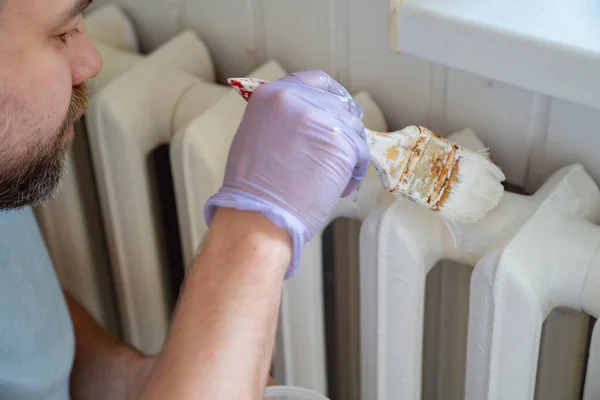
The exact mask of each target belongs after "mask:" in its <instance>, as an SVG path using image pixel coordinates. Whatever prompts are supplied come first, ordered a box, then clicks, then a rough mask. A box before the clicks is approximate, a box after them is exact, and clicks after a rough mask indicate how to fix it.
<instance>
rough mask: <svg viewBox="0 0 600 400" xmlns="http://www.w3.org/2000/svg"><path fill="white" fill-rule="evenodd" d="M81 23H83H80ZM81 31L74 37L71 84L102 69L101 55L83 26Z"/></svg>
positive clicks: (79, 81) (81, 80) (78, 82)
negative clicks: (75, 42) (75, 43)
mask: <svg viewBox="0 0 600 400" xmlns="http://www.w3.org/2000/svg"><path fill="white" fill-rule="evenodd" d="M82 25H83V24H82ZM80 29H81V30H82V32H81V33H80V35H79V36H78V37H77V38H76V39H75V40H76V41H77V45H76V46H74V47H75V49H74V52H73V53H74V54H73V58H72V61H71V77H72V84H73V86H76V85H79V84H80V83H82V82H83V81H85V80H86V79H89V78H93V77H94V76H96V75H98V74H99V73H100V71H101V70H102V57H101V56H100V53H98V50H96V47H95V46H94V44H93V43H92V42H91V41H90V38H89V37H88V35H87V31H85V27H84V26H82V27H81V28H80Z"/></svg>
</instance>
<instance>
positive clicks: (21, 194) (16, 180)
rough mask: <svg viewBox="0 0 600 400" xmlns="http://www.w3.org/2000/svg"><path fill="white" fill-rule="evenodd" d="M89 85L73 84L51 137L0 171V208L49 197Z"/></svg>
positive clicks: (84, 105) (54, 190) (55, 186)
mask: <svg viewBox="0 0 600 400" xmlns="http://www.w3.org/2000/svg"><path fill="white" fill-rule="evenodd" d="M87 104H88V89H87V86H86V85H85V83H82V84H80V85H77V86H74V87H73V91H72V95H71V103H70V105H69V109H68V111H67V115H66V116H65V118H64V120H63V122H62V124H61V126H60V128H59V129H58V132H57V133H56V134H55V135H54V141H53V142H52V143H50V144H45V143H42V144H40V145H39V146H37V147H32V148H31V149H30V150H29V151H28V152H27V154H26V155H25V156H24V157H22V158H21V160H19V162H18V163H17V164H16V165H14V166H13V167H11V168H10V169H9V170H7V171H0V210H2V209H18V208H22V207H26V206H30V205H38V204H41V203H44V202H46V201H49V200H52V199H53V198H54V197H55V196H56V194H57V192H58V188H59V186H60V182H61V180H62V176H63V174H64V170H65V161H66V154H67V152H68V151H69V149H70V148H71V144H72V142H73V137H72V136H71V135H70V134H69V131H70V130H71V129H72V127H73V125H74V123H75V122H77V120H79V118H81V116H82V115H83V114H84V112H85V110H86V109H87Z"/></svg>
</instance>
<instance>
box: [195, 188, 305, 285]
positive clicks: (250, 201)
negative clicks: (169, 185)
mask: <svg viewBox="0 0 600 400" xmlns="http://www.w3.org/2000/svg"><path fill="white" fill-rule="evenodd" d="M218 207H226V208H234V209H237V210H242V211H257V212H260V213H261V214H263V215H264V216H265V217H267V218H268V219H269V220H271V222H273V223H274V224H275V225H277V226H278V227H280V228H282V229H285V230H287V231H288V233H289V235H290V238H291V239H292V246H293V247H292V260H291V262H290V264H289V265H288V268H287V270H286V273H285V277H284V279H286V280H287V279H289V278H291V277H293V276H294V275H296V273H297V272H298V268H299V265H300V258H301V255H302V250H303V249H304V244H305V243H306V241H307V235H308V232H307V230H306V228H305V227H304V224H302V223H301V222H300V220H298V218H296V217H295V216H293V215H292V214H290V213H289V212H287V211H286V210H284V209H283V208H281V207H279V206H277V205H274V204H271V203H269V202H266V201H265V200H263V199H262V198H260V197H258V196H255V195H252V194H250V193H247V192H244V191H242V190H238V189H232V188H226V187H222V188H221V189H219V191H218V192H217V193H216V194H214V195H213V196H211V197H210V198H209V199H208V201H207V202H206V204H205V205H204V222H205V223H206V226H207V227H209V228H210V227H211V225H212V221H213V217H214V215H215V211H216V209H217V208H218Z"/></svg>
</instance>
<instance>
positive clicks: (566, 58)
mask: <svg viewBox="0 0 600 400" xmlns="http://www.w3.org/2000/svg"><path fill="white" fill-rule="evenodd" d="M394 3H396V1H395V0H392V4H394ZM398 3H399V5H398V6H397V8H393V7H392V11H391V14H390V24H391V26H390V46H391V48H392V50H393V51H395V52H399V53H405V54H410V55H413V56H416V57H420V58H424V59H427V60H429V61H432V62H435V63H439V64H442V65H446V66H449V67H453V68H457V69H461V70H464V71H467V72H471V73H474V74H478V75H481V76H484V77H486V78H490V79H494V80H498V81H502V82H505V83H509V84H513V85H517V86H520V87H523V88H526V89H530V90H534V91H537V92H541V93H544V94H547V95H549V96H553V97H558V98H562V99H565V100H569V101H573V102H576V103H580V104H584V105H587V106H590V107H595V108H600V1H598V0H569V1H563V0H561V1H559V0H404V1H399V2H398Z"/></svg>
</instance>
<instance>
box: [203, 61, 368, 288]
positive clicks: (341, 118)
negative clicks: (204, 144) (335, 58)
mask: <svg viewBox="0 0 600 400" xmlns="http://www.w3.org/2000/svg"><path fill="white" fill-rule="evenodd" d="M361 117H362V111H361V109H360V107H359V105H358V104H357V103H356V102H355V101H354V100H353V99H352V97H351V96H350V94H348V92H347V91H346V89H344V88H343V87H342V86H341V85H340V84H339V83H337V82H336V81H334V80H333V79H332V78H331V77H329V76H328V75H327V74H325V73H324V72H321V71H306V72H301V73H297V74H290V75H288V76H286V77H284V78H283V79H280V80H278V81H274V82H270V83H267V84H264V85H261V86H260V87H259V88H258V89H256V91H255V92H254V94H253V95H252V98H251V99H250V101H249V102H248V106H247V109H246V113H245V115H244V118H243V120H242V123H241V125H240V127H239V129H238V131H237V133H236V135H235V138H234V140H233V143H232V145H231V149H230V154H229V158H228V161H227V168H226V171H225V179H224V181H223V185H222V187H221V189H220V190H219V192H218V193H217V194H215V195H214V196H213V197H212V198H210V199H209V201H208V202H207V204H206V210H205V216H206V222H207V224H208V226H210V224H211V222H212V216H213V214H214V211H215V209H216V208H217V207H231V208H235V209H239V210H253V211H258V212H261V213H262V214H263V215H265V216H266V217H267V218H269V219H270V220H271V221H273V222H274V223H275V224H276V225H278V226H279V227H281V228H283V229H286V230H287V231H288V232H289V234H290V236H291V237H292V240H293V244H294V255H293V260H292V265H291V266H290V269H289V270H288V273H287V277H290V276H291V275H293V274H294V273H295V272H296V267H297V264H298V261H299V258H300V253H301V251H302V247H303V245H304V244H305V242H307V241H309V240H311V239H312V238H313V237H314V236H315V234H316V233H318V232H319V231H320V230H321V229H322V228H323V225H324V224H325V222H326V220H327V218H328V217H329V214H330V213H331V211H332V210H333V207H334V206H335V204H336V203H337V201H338V200H339V198H340V196H343V195H347V194H349V193H350V192H352V191H353V190H354V189H356V187H357V186H358V184H359V183H360V182H361V180H362V179H363V178H364V177H365V175H366V172H367V168H368V166H369V161H370V153H369V147H368V145H367V142H366V139H365V128H364V125H363V124H362V122H361Z"/></svg>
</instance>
